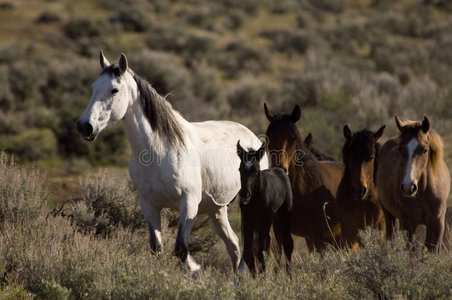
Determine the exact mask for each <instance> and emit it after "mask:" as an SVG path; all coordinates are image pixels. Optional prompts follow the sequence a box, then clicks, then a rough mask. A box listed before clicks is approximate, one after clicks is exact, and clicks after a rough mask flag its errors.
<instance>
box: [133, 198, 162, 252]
mask: <svg viewBox="0 0 452 300" xmlns="http://www.w3.org/2000/svg"><path fill="white" fill-rule="evenodd" d="M138 198H139V201H140V206H141V210H142V211H143V215H144V218H145V219H146V222H147V224H148V227H149V238H150V242H151V251H152V252H153V253H157V252H160V251H162V236H161V232H162V229H161V218H160V212H161V209H160V208H156V207H154V206H152V205H151V204H150V203H149V201H147V200H146V199H145V198H144V197H143V196H141V195H139V196H138Z"/></svg>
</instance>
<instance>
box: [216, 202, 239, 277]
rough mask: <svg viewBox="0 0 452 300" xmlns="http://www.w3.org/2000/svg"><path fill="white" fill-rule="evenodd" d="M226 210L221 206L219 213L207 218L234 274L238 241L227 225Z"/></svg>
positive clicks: (236, 263)
mask: <svg viewBox="0 0 452 300" xmlns="http://www.w3.org/2000/svg"><path fill="white" fill-rule="evenodd" d="M227 209H228V208H227V206H223V207H222V208H220V210H219V211H217V212H215V213H212V214H209V218H210V220H211V221H212V224H213V228H214V229H215V232H216V233H217V234H218V236H219V237H220V238H221V239H222V240H223V242H224V244H225V246H226V249H227V251H228V254H229V256H230V257H231V261H232V268H233V269H234V272H235V271H237V267H238V265H239V260H240V247H239V239H238V238H237V235H236V234H235V233H234V231H233V230H232V228H231V225H230V224H229V220H228V210H227Z"/></svg>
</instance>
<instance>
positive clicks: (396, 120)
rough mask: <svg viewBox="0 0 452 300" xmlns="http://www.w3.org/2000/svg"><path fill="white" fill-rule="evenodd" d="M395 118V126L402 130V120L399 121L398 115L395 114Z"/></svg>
mask: <svg viewBox="0 0 452 300" xmlns="http://www.w3.org/2000/svg"><path fill="white" fill-rule="evenodd" d="M394 118H395V123H396V125H397V128H398V129H399V131H400V130H402V128H403V126H404V124H402V121H400V119H399V117H398V116H397V115H395V116H394Z"/></svg>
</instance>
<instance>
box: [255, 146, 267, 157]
mask: <svg viewBox="0 0 452 300" xmlns="http://www.w3.org/2000/svg"><path fill="white" fill-rule="evenodd" d="M266 146H267V144H266V143H265V142H263V143H262V145H261V147H260V148H259V149H258V150H257V151H256V154H255V157H256V160H257V162H259V161H260V160H261V159H262V157H263V156H264V154H265V148H266Z"/></svg>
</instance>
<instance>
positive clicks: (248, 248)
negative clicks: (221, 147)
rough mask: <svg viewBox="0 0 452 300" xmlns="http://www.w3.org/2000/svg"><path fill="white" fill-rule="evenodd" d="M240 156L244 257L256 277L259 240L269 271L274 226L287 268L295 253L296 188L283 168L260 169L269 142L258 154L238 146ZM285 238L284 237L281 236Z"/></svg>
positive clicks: (262, 264)
mask: <svg viewBox="0 0 452 300" xmlns="http://www.w3.org/2000/svg"><path fill="white" fill-rule="evenodd" d="M237 154H238V156H239V157H240V161H241V163H240V169H239V170H240V180H241V189H240V192H239V196H240V210H241V213H242V234H243V258H244V260H245V262H246V264H247V265H248V268H249V269H250V271H251V273H252V274H253V277H255V276H256V265H255V256H254V251H253V248H254V247H253V246H254V242H255V239H256V238H257V241H258V245H257V259H258V261H259V272H265V261H264V253H263V252H264V251H268V248H269V246H270V227H271V225H272V222H273V223H277V224H274V226H275V225H276V226H277V227H278V228H280V230H275V237H276V238H281V239H282V244H283V248H284V253H285V255H286V268H287V271H288V272H289V263H290V260H291V257H292V252H293V239H292V236H291V234H290V230H291V218H292V216H291V211H292V189H291V187H290V180H289V177H288V176H287V174H286V173H285V172H284V170H283V169H281V168H271V169H267V170H262V171H261V170H260V167H259V161H260V160H261V158H262V156H263V155H264V154H265V143H264V144H263V145H262V146H261V147H260V148H259V149H258V150H257V151H249V152H247V151H246V150H244V149H243V148H242V146H240V141H239V142H238V143H237ZM279 235H281V236H279Z"/></svg>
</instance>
